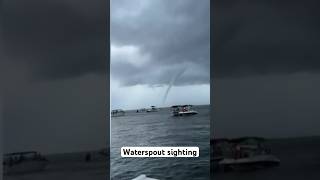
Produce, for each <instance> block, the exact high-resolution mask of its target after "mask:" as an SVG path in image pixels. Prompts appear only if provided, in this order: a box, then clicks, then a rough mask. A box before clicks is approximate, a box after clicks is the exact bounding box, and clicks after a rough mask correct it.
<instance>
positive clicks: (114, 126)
mask: <svg viewBox="0 0 320 180" xmlns="http://www.w3.org/2000/svg"><path fill="white" fill-rule="evenodd" d="M194 110H196V111H198V112H199V114H197V115H193V116H185V117H172V116H171V114H170V109H168V108H164V109H160V110H159V111H158V112H151V113H136V111H129V112H126V115H125V116H121V117H113V118H112V120H111V150H110V154H111V157H110V163H111V172H110V173H111V179H114V180H119V179H121V180H126V179H132V178H134V177H137V176H138V175H140V174H146V175H147V176H149V177H152V178H158V179H161V180H167V179H175V180H180V179H181V180H183V179H194V180H207V179H209V172H210V158H209V157H210V139H209V138H210V107H209V106H194ZM123 146H197V147H199V148H200V157H199V158H122V157H121V155H120V148H121V147H123Z"/></svg>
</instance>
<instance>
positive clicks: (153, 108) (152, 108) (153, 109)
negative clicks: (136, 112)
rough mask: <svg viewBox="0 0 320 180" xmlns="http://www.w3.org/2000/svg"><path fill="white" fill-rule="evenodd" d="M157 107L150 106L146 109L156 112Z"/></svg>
mask: <svg viewBox="0 0 320 180" xmlns="http://www.w3.org/2000/svg"><path fill="white" fill-rule="evenodd" d="M157 111H158V109H157V108H156V107H155V106H151V108H150V109H147V112H157Z"/></svg>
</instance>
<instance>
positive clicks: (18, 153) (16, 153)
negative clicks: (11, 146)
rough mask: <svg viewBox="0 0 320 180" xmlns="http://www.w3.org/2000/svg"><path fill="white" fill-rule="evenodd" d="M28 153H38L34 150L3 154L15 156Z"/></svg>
mask: <svg viewBox="0 0 320 180" xmlns="http://www.w3.org/2000/svg"><path fill="white" fill-rule="evenodd" d="M28 154H38V152H36V151H24V152H14V153H7V154H4V156H16V155H28Z"/></svg>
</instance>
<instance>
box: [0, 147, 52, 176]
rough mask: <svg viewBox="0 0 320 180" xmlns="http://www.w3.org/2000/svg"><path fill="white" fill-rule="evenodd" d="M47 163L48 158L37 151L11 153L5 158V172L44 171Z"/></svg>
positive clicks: (10, 173) (7, 173)
mask: <svg viewBox="0 0 320 180" xmlns="http://www.w3.org/2000/svg"><path fill="white" fill-rule="evenodd" d="M47 164H48V160H47V159H46V158H45V157H43V156H42V155H41V154H40V153H38V152H35V151H27V152H15V153H9V154H5V155H4V158H3V173H4V174H5V175H12V174H21V173H31V172H37V171H42V170H44V169H45V167H46V166H47Z"/></svg>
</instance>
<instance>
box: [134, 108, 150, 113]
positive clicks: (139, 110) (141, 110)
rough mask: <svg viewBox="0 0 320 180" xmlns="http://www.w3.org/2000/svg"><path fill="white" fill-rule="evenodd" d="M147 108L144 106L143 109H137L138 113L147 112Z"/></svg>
mask: <svg viewBox="0 0 320 180" xmlns="http://www.w3.org/2000/svg"><path fill="white" fill-rule="evenodd" d="M146 111H147V110H146V109H145V108H142V109H137V111H136V112H137V113H142V112H146Z"/></svg>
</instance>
